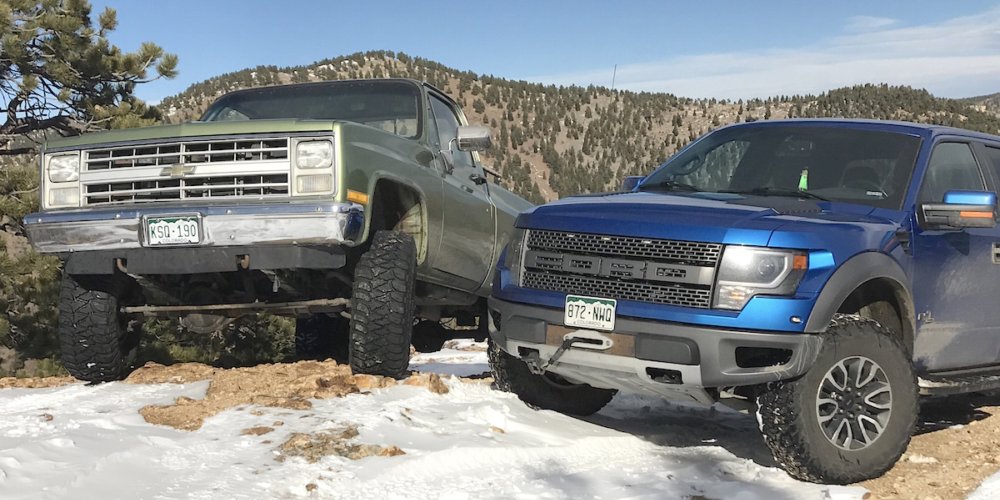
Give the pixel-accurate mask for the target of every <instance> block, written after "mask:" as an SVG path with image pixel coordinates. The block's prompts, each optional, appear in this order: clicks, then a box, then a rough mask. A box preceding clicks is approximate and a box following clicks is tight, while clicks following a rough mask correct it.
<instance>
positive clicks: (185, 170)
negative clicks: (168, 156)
mask: <svg viewBox="0 0 1000 500" xmlns="http://www.w3.org/2000/svg"><path fill="white" fill-rule="evenodd" d="M193 173H194V165H185V164H183V163H176V164H174V165H170V166H169V167H167V168H164V169H163V170H162V171H161V172H160V175H162V176H167V177H170V178H171V179H180V178H181V177H184V176H186V175H189V174H193Z"/></svg>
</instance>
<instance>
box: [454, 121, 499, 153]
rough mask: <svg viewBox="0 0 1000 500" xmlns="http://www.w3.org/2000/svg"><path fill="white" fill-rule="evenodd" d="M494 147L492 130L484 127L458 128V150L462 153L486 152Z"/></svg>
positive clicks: (468, 126) (467, 126) (469, 126)
mask: <svg viewBox="0 0 1000 500" xmlns="http://www.w3.org/2000/svg"><path fill="white" fill-rule="evenodd" d="M492 146H493V140H492V139H491V138H490V129H489V128H487V127H482V126H473V125H466V126H463V127H458V149H460V150H462V151H486V150H487V149H490V147H492Z"/></svg>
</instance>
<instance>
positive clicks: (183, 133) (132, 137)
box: [45, 120, 334, 151]
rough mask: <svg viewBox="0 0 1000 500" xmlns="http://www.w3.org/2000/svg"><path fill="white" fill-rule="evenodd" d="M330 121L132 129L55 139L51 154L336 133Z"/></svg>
mask: <svg viewBox="0 0 1000 500" xmlns="http://www.w3.org/2000/svg"><path fill="white" fill-rule="evenodd" d="M333 124H334V122H331V121H329V120H246V121H229V122H190V123H181V124H177V125H158V126H155V127H142V128H130V129H119V130H108V131H106V132H94V133H90V134H84V135H80V136H76V137H65V138H60V139H52V140H49V141H47V142H46V144H45V149H46V150H48V151H53V150H56V151H58V150H63V149H78V148H86V147H89V146H95V145H103V144H115V143H126V142H140V141H155V140H159V139H177V138H180V137H201V136H218V135H248V134H264V133H278V134H281V133H293V132H321V131H329V130H332V129H333Z"/></svg>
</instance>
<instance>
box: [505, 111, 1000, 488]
mask: <svg viewBox="0 0 1000 500" xmlns="http://www.w3.org/2000/svg"><path fill="white" fill-rule="evenodd" d="M998 172H1000V137H996V136H990V135H986V134H980V133H976V132H971V131H967V130H961V129H955V128H949V127H941V126H932V125H921V124H913V123H904V122H881V121H864V120H829V119H823V120H785V121H764V122H754V123H747V124H739V125H734V126H730V127H726V128H722V129H719V130H716V131H714V132H711V133H709V134H707V135H706V136H704V137H702V138H700V139H699V140H697V141H695V142H694V143H692V144H691V145H689V146H688V147H686V148H685V149H683V150H681V151H679V152H678V153H677V154H676V155H675V156H673V157H672V158H670V159H669V160H667V161H666V162H665V163H664V164H663V165H661V166H660V167H659V168H657V169H656V170H655V171H654V172H652V173H651V174H649V175H648V176H645V177H643V178H636V179H628V180H627V183H628V184H629V186H630V189H626V190H623V191H622V192H618V193H606V194H597V195H585V196H580V197H572V198H568V199H565V200H561V201H558V202H555V203H550V204H547V205H543V206H539V207H536V208H535V209H533V210H530V211H528V212H526V213H524V214H522V215H521V216H520V217H519V218H518V220H517V222H516V224H515V226H516V228H517V229H516V231H515V237H514V239H513V241H512V242H511V243H510V244H509V245H508V247H507V250H506V253H505V255H504V256H503V257H502V261H501V263H500V266H499V269H498V273H497V275H496V279H495V281H494V290H493V298H492V299H491V301H490V307H491V309H492V310H493V311H494V318H495V319H496V321H495V328H494V329H493V332H492V340H493V346H491V349H492V351H491V359H492V360H493V365H494V370H495V371H496V372H497V377H498V380H502V381H503V383H504V387H505V388H507V389H509V390H512V391H514V392H517V393H518V394H519V395H521V397H522V399H525V400H526V401H529V402H531V403H533V404H536V405H540V406H545V407H550V408H553V409H557V410H563V411H566V412H568V413H583V414H586V413H592V412H594V411H597V410H599V409H600V408H601V407H602V406H603V405H604V404H606V403H607V401H608V400H610V398H611V396H612V395H613V394H614V391H616V390H620V389H623V390H630V391H635V392H643V393H647V394H654V395H659V396H662V397H666V398H671V399H678V400H684V401H693V402H696V403H701V404H712V403H714V402H716V401H719V400H720V399H721V398H732V399H737V400H742V401H745V402H747V403H748V404H749V405H752V407H753V408H755V413H756V415H757V416H758V418H759V419H760V425H761V430H762V433H763V434H764V437H765V442H766V443H767V444H768V446H769V447H770V448H771V450H772V452H773V454H774V456H775V458H776V460H777V462H778V463H779V464H781V465H782V466H783V467H784V468H785V469H786V470H788V471H789V473H790V474H792V475H793V476H795V477H798V478H801V479H805V480H812V481H825V482H839V483H847V482H854V481H858V480H861V479H866V478H870V477H876V476H878V475H881V474H882V473H883V472H884V471H885V470H887V469H888V468H889V467H891V465H892V464H893V463H895V461H896V460H897V459H898V457H899V456H900V455H901V454H902V453H903V451H904V450H905V448H906V445H907V443H908V442H909V438H910V434H911V433H912V431H913V427H914V424H915V419H916V405H917V400H918V396H920V395H928V396H929V395H942V394H949V393H957V392H965V391H970V390H980V389H983V388H986V387H994V386H1000V384H998V383H997V380H998V379H997V378H995V377H991V376H990V374H992V373H994V372H997V373H1000V331H998V329H1000V308H998V307H997V305H996V299H995V296H996V292H997V291H998V288H1000V264H998V263H1000V257H998V255H1000V253H998V248H1000V229H998V228H997V227H996V217H997V201H996V194H995V193H996V192H997V183H998V181H1000V175H998Z"/></svg>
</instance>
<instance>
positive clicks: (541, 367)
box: [522, 337, 579, 375]
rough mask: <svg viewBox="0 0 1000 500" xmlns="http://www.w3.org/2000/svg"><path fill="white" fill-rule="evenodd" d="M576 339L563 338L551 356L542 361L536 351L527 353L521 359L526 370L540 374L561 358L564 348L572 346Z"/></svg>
mask: <svg viewBox="0 0 1000 500" xmlns="http://www.w3.org/2000/svg"><path fill="white" fill-rule="evenodd" d="M577 340H579V339H576V338H573V337H570V338H566V339H563V341H562V344H559V348H558V349H556V352H554V353H552V357H550V358H549V359H548V360H546V361H544V362H543V361H542V359H541V357H540V356H539V355H538V352H537V351H536V352H532V353H531V354H528V355H527V356H525V357H524V358H522V359H523V360H524V362H525V363H526V364H527V365H528V371H530V372H531V373H532V374H533V375H542V374H544V373H545V371H546V370H548V369H549V367H550V366H552V365H554V364H555V363H556V362H557V361H559V358H561V357H562V355H563V354H564V353H565V352H566V350H567V349H569V348H570V347H572V346H573V342H575V341H577Z"/></svg>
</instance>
